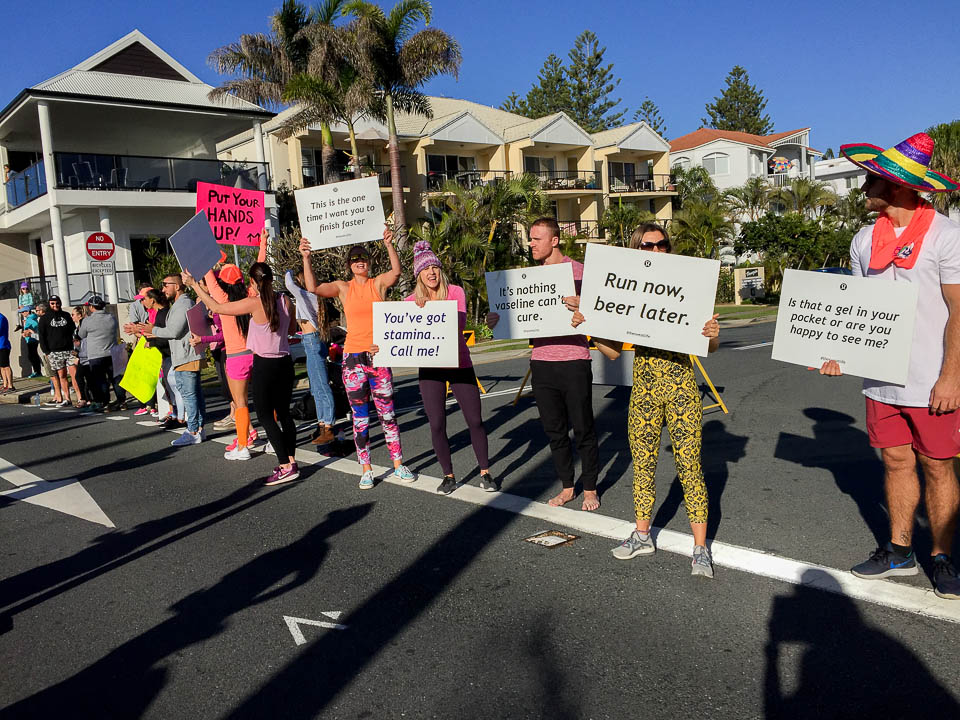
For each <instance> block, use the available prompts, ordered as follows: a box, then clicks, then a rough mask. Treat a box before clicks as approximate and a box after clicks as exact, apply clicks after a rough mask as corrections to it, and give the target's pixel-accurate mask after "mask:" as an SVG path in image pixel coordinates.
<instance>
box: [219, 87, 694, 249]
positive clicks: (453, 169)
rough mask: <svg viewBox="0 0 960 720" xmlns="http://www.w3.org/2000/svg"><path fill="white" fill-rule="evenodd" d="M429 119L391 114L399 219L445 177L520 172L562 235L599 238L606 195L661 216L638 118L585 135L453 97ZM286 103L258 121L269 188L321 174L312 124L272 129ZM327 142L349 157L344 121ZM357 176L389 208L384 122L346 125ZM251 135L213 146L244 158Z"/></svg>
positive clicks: (657, 162) (660, 147) (662, 172)
mask: <svg viewBox="0 0 960 720" xmlns="http://www.w3.org/2000/svg"><path fill="white" fill-rule="evenodd" d="M429 100H430V105H431V108H432V110H433V117H432V118H425V117H422V116H417V115H409V114H406V113H399V114H398V115H397V118H396V123H397V135H398V138H399V145H400V157H401V173H402V177H403V181H402V182H403V188H404V206H405V209H406V215H407V218H408V219H409V220H414V219H417V218H420V217H425V216H426V215H427V214H428V213H429V212H430V210H431V208H433V207H438V206H439V205H440V204H441V202H442V200H443V197H444V187H445V185H446V183H447V182H448V181H454V182H457V183H459V184H460V185H461V186H463V187H466V188H470V187H476V186H480V185H487V184H491V183H497V182H501V181H503V180H504V179H506V178H509V177H512V176H515V175H518V174H528V175H532V176H534V177H536V178H537V179H538V182H539V184H540V188H541V190H542V191H543V192H544V193H545V194H546V195H547V197H548V198H549V199H550V201H551V204H552V208H553V212H554V214H555V216H556V218H557V220H558V221H559V222H560V224H561V227H562V228H563V229H564V231H565V232H567V233H569V234H570V235H576V236H579V237H581V238H584V239H588V240H600V239H602V237H603V232H602V230H601V228H600V226H599V221H600V219H601V218H602V216H603V212H604V209H605V208H606V207H608V206H609V204H610V203H611V202H618V203H636V204H639V205H641V206H642V207H643V208H644V209H649V210H650V211H651V212H653V213H654V214H655V215H656V216H657V218H658V219H660V220H661V221H669V220H670V218H671V217H672V215H671V203H670V198H671V197H672V196H674V195H675V194H676V193H675V191H674V189H673V186H672V184H671V182H670V145H669V144H668V143H667V142H666V141H665V140H664V139H663V138H661V137H660V136H659V135H657V134H656V133H655V132H653V131H652V130H651V129H650V128H649V127H648V126H647V125H646V124H644V123H634V124H631V125H627V126H624V127H622V128H617V129H614V130H608V131H605V132H601V133H596V134H593V135H591V134H590V133H587V132H586V131H585V130H584V129H583V128H581V127H580V126H579V125H577V124H576V123H575V122H574V121H573V120H572V119H570V118H569V117H568V116H567V115H566V114H564V113H562V112H561V113H556V114H553V115H548V116H546V117H542V118H538V119H536V120H531V119H529V118H526V117H522V116H520V115H515V114H513V113H509V112H505V111H503V110H498V109H497V108H493V107H489V106H486V105H481V104H479V103H475V102H470V101H468V100H459V99H453V98H443V97H430V98H429ZM291 112H292V110H288V111H285V112H282V113H280V114H279V115H277V116H276V117H275V118H273V119H272V120H270V121H268V122H267V123H265V124H264V126H263V129H264V132H265V134H266V135H267V137H268V141H267V143H266V146H267V158H268V160H269V162H270V167H271V168H272V171H273V178H272V179H273V183H274V185H275V186H279V185H281V184H284V183H285V184H286V185H288V186H289V187H291V188H300V187H309V186H311V185H313V184H316V183H317V182H318V181H319V179H320V177H321V175H322V172H321V169H322V163H321V158H320V154H321V147H322V143H321V140H320V128H319V127H310V128H308V129H306V130H304V131H302V132H299V133H296V134H295V135H293V136H292V137H289V138H287V139H281V138H280V129H281V126H282V125H283V123H284V121H285V119H286V118H287V117H288V116H289V114H290V113H291ZM331 130H332V133H333V138H334V146H335V147H336V149H337V152H338V155H339V157H340V159H341V161H342V163H343V165H344V167H345V166H346V164H347V163H348V162H349V147H350V144H349V137H348V131H347V128H346V126H344V125H334V126H333V127H332V128H331ZM355 132H356V137H357V141H358V150H359V154H360V155H361V166H362V170H363V172H364V174H376V175H378V176H379V177H380V187H381V192H382V195H383V200H384V209H385V211H386V212H388V213H389V212H390V211H391V209H392V203H393V198H392V196H391V192H390V187H391V184H390V180H391V178H390V167H389V156H388V153H387V138H388V134H387V129H386V128H385V127H384V126H383V125H382V124H380V123H378V122H376V121H371V120H369V119H365V118H360V119H358V121H357V122H356V124H355ZM253 142H254V135H253V132H252V131H250V130H247V131H245V132H243V133H241V134H239V135H237V136H236V137H234V138H231V139H229V140H227V141H225V142H222V143H220V144H219V145H218V146H217V149H218V154H219V157H220V159H221V160H224V161H228V162H230V161H235V160H241V161H246V160H249V159H251V158H252V157H253Z"/></svg>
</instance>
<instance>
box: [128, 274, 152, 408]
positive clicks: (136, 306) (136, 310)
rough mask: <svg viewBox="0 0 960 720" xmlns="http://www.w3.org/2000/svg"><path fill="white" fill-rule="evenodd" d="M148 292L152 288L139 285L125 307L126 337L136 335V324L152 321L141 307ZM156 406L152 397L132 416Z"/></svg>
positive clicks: (148, 285)
mask: <svg viewBox="0 0 960 720" xmlns="http://www.w3.org/2000/svg"><path fill="white" fill-rule="evenodd" d="M148 290H153V286H152V285H151V284H150V283H148V282H142V283H140V287H139V289H138V291H137V294H136V295H135V296H134V298H133V302H132V303H130V304H129V305H128V306H127V322H126V323H125V324H124V326H123V331H124V332H125V333H126V334H127V335H135V334H136V332H135V327H134V326H135V325H136V324H137V323H142V322H149V321H150V320H152V319H153V318H151V317H150V312H149V311H148V310H147V308H146V307H144V305H143V299H144V298H145V297H146V293H147V291H148ZM156 406H157V400H156V396H154V397H152V398H151V399H150V400H148V401H147V402H144V403H140V407H139V409H138V410H137V411H136V412H135V413H134V415H149V414H151V411H152V410H153V408H155V407H156Z"/></svg>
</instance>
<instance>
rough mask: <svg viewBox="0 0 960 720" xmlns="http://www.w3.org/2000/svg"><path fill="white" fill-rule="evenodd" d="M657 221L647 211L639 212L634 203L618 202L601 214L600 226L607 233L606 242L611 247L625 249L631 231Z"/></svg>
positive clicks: (654, 216)
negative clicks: (616, 246) (615, 246)
mask: <svg viewBox="0 0 960 720" xmlns="http://www.w3.org/2000/svg"><path fill="white" fill-rule="evenodd" d="M656 219H657V217H656V215H654V214H653V213H652V212H650V211H649V210H641V209H640V208H639V207H638V206H637V205H636V204H634V203H624V202H623V201H620V202H618V203H617V204H616V205H611V206H610V207H608V208H607V209H606V210H604V212H603V217H602V218H601V219H600V225H601V226H602V227H603V229H604V230H606V232H607V242H608V243H610V244H611V245H619V246H620V247H626V246H627V245H628V244H629V242H630V236H631V235H632V234H633V231H634V230H636V229H637V228H638V227H639V226H640V225H642V224H643V223H645V222H654V221H655V220H656Z"/></svg>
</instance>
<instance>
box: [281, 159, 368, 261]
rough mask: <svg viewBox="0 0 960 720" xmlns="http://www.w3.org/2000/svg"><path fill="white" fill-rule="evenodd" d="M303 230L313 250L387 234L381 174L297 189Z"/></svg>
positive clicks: (301, 229) (296, 197) (360, 241)
mask: <svg viewBox="0 0 960 720" xmlns="http://www.w3.org/2000/svg"><path fill="white" fill-rule="evenodd" d="M293 196H294V199H295V200H296V202H297V215H298V216H299V218H300V233H301V235H302V236H303V237H305V238H307V239H308V240H309V241H310V248H311V249H312V250H322V249H324V248H332V247H337V246H339V245H354V244H356V243H363V242H371V241H373V240H377V239H379V238H381V237H383V199H382V198H381V197H380V180H379V178H378V177H377V176H371V177H365V178H360V179H359V180H347V181H345V182H338V183H332V184H330V185H317V186H316V187H311V188H303V189H302V190H296V191H294V193H293Z"/></svg>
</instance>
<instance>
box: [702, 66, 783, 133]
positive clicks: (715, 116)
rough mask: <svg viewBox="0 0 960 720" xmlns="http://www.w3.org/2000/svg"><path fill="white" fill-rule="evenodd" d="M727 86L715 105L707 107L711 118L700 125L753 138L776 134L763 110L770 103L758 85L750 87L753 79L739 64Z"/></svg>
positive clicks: (731, 72)
mask: <svg viewBox="0 0 960 720" xmlns="http://www.w3.org/2000/svg"><path fill="white" fill-rule="evenodd" d="M726 82H727V86H726V87H725V88H724V89H723V92H722V93H721V94H720V96H719V97H715V98H714V99H713V102H712V103H707V104H706V110H707V115H709V116H710V117H709V119H707V118H703V119H702V120H701V121H700V122H701V123H703V125H704V127H710V128H715V129H717V130H737V131H739V132H746V133H751V134H753V135H768V134H770V133H771V132H773V121H772V120H771V119H770V116H769V115H764V114H763V110H764V108H765V107H766V106H767V101H766V99H765V98H764V97H763V92H762V91H760V90H757V87H756V85H751V84H750V76H749V75H747V71H746V70H745V69H744V68H742V67H740V66H739V65H734V67H733V70H731V71H730V73H729V74H728V75H727V81H726Z"/></svg>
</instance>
